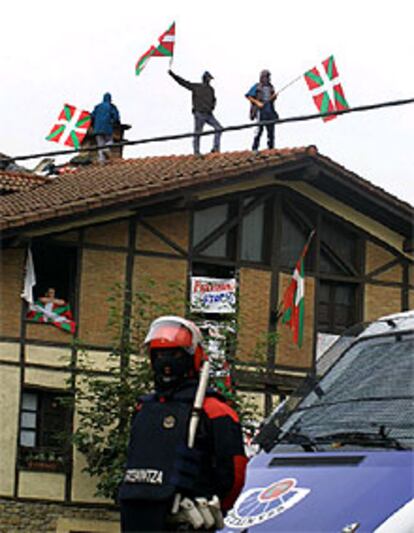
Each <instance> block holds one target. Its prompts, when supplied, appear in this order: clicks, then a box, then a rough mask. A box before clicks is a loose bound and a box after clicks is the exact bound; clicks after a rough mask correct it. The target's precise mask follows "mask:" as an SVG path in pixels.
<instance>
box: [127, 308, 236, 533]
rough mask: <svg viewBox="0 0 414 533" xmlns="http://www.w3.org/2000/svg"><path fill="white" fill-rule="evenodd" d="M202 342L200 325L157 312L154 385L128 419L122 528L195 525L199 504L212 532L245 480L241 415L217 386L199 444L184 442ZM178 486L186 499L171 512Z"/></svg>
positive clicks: (150, 342) (208, 398) (209, 396)
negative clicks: (193, 520)
mask: <svg viewBox="0 0 414 533" xmlns="http://www.w3.org/2000/svg"><path fill="white" fill-rule="evenodd" d="M201 342H202V337H201V333H200V330H199V329H198V327H197V326H196V325H195V324H194V323H193V322H191V321H189V320H186V319H183V318H180V317H175V316H166V317H160V318H159V319H157V320H155V321H154V322H153V323H152V324H151V326H150V329H149V332H148V335H147V338H146V340H145V344H146V346H147V347H148V351H149V355H150V358H151V366H152V369H153V373H154V380H155V392H154V393H153V394H150V395H148V396H144V397H141V398H140V399H139V401H138V403H137V406H136V411H135V414H134V417H133V420H132V424H131V433H130V440H129V446H128V454H127V464H126V472H125V477H124V480H123V482H122V485H121V486H120V490H119V500H120V505H121V529H122V531H123V532H124V533H126V532H133V531H178V530H183V529H185V530H186V531H193V528H194V527H195V526H194V524H193V522H192V517H194V515H193V514H191V513H196V514H197V513H199V514H202V513H200V509H201V508H202V509H204V511H206V508H207V509H208V513H210V517H209V520H210V519H211V516H213V520H212V521H211V520H210V522H208V520H207V518H206V521H205V522H203V526H202V527H201V530H202V531H215V530H216V528H217V527H218V528H220V527H222V523H221V525H220V522H221V520H222V516H223V514H225V513H226V511H227V510H228V509H230V508H231V507H232V505H233V503H234V502H235V500H236V498H237V496H238V495H239V493H240V491H241V489H242V487H243V484H244V477H245V468H246V463H247V458H246V456H245V453H244V445H243V438H242V432H241V428H240V424H239V419H238V416H237V414H236V412H235V411H234V410H233V409H232V408H231V407H230V406H229V405H228V404H227V403H226V402H225V400H224V398H222V397H221V396H220V395H218V394H217V393H216V392H215V391H213V390H210V389H207V392H206V395H205V399H204V402H203V406H202V410H201V413H200V419H199V424H198V427H197V430H196V433H195V440H194V447H192V448H190V447H189V446H188V444H187V439H188V428H189V419H190V416H191V413H192V408H193V403H194V398H195V394H196V391H197V386H198V379H197V378H198V375H199V370H200V366H201V365H202V362H203V360H204V359H205V358H206V356H205V353H204V350H203V348H202V346H201ZM177 493H178V494H180V495H181V498H182V499H181V500H180V501H181V502H182V503H181V504H180V505H179V506H178V509H175V511H177V510H178V512H175V511H174V512H173V510H172V509H173V504H174V502H175V501H176V495H177ZM200 506H201V507H200ZM206 512H207V511H206ZM207 517H208V516H207ZM199 527H200V526H199Z"/></svg>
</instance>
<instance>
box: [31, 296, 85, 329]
mask: <svg viewBox="0 0 414 533" xmlns="http://www.w3.org/2000/svg"><path fill="white" fill-rule="evenodd" d="M26 318H27V319H28V320H33V321H34V322H41V323H46V324H52V325H53V326H56V327H57V328H59V329H61V330H63V331H66V332H67V333H71V334H72V335H73V334H74V333H75V322H74V320H73V316H72V312H71V310H70V305H69V304H64V305H58V304H54V303H47V304H43V303H42V302H40V301H37V302H35V303H34V304H33V305H31V306H30V308H29V311H28V312H27V315H26Z"/></svg>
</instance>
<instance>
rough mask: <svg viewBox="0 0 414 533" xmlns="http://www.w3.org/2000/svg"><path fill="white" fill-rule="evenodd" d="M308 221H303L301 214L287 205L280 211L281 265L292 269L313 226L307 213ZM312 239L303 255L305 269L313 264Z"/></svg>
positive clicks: (308, 268) (310, 267) (309, 268)
mask: <svg viewBox="0 0 414 533" xmlns="http://www.w3.org/2000/svg"><path fill="white" fill-rule="evenodd" d="M301 211H303V210H302V207H301ZM307 219H308V223H305V222H303V220H302V218H301V216H300V215H299V214H298V213H296V212H293V211H292V210H291V209H288V208H287V207H284V208H283V211H282V239H281V245H280V264H281V265H282V267H285V268H289V269H293V268H294V267H295V265H296V263H297V261H298V259H299V257H300V254H301V253H302V251H303V248H304V246H305V243H306V241H307V240H308V237H309V235H310V233H311V231H312V229H313V228H314V227H315V224H312V222H311V220H312V218H311V215H310V214H309V213H308V216H307ZM313 242H314V241H313V240H312V241H311V243H310V246H309V250H308V253H307V254H306V256H305V269H306V270H311V269H312V266H313Z"/></svg>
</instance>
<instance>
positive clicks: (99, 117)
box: [92, 93, 121, 163]
mask: <svg viewBox="0 0 414 533" xmlns="http://www.w3.org/2000/svg"><path fill="white" fill-rule="evenodd" d="M120 121H121V119H120V115H119V111H118V109H117V107H116V106H115V105H114V104H113V103H112V97H111V95H110V93H105V94H104V96H103V100H102V102H101V103H100V104H98V105H96V106H95V108H94V110H93V111H92V126H93V134H94V135H95V138H96V144H97V145H98V146H99V147H100V148H102V149H101V150H98V160H99V161H100V162H101V163H103V162H105V160H106V157H105V156H106V154H109V148H108V146H110V145H111V144H112V143H113V133H114V125H115V124H119V123H120Z"/></svg>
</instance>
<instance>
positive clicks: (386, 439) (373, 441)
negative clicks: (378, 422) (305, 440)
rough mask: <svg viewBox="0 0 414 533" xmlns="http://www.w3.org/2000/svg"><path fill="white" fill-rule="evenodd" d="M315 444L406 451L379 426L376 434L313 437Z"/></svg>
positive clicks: (345, 433)
mask: <svg viewBox="0 0 414 533" xmlns="http://www.w3.org/2000/svg"><path fill="white" fill-rule="evenodd" d="M313 441H314V443H316V444H328V443H329V444H332V443H338V445H339V446H341V445H344V444H355V445H359V446H366V447H373V448H378V447H380V448H394V449H396V450H407V449H408V448H406V447H405V446H403V445H402V444H401V443H400V442H399V441H398V439H396V438H395V437H390V436H389V434H388V433H386V432H385V427H384V426H381V427H380V430H379V431H378V433H368V432H364V431H342V432H338V433H331V434H328V435H322V436H320V437H314V439H313Z"/></svg>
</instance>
